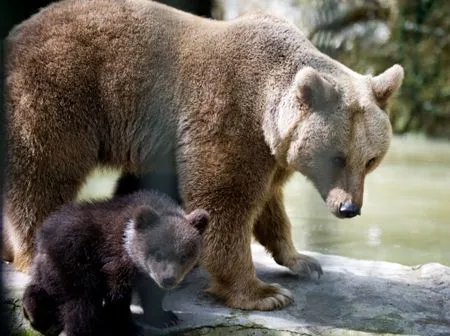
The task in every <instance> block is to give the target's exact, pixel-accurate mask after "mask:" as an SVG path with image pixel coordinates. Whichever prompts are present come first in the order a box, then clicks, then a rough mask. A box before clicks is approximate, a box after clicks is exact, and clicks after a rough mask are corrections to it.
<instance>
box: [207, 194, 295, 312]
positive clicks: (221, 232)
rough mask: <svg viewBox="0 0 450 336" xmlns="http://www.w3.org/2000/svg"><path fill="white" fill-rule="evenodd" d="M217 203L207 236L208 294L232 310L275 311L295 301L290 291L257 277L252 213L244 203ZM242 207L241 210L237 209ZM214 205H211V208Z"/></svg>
mask: <svg viewBox="0 0 450 336" xmlns="http://www.w3.org/2000/svg"><path fill="white" fill-rule="evenodd" d="M221 202H222V204H220V205H218V204H217V203H216V205H215V206H214V207H215V210H216V211H215V212H213V216H212V217H211V218H212V220H211V222H210V225H209V227H208V229H207V232H206V235H205V247H204V253H203V258H202V264H203V266H204V267H206V269H207V270H208V271H209V273H210V274H211V280H212V284H211V286H210V288H209V289H208V292H210V293H213V294H215V295H217V296H219V297H221V298H223V299H224V300H225V303H226V304H227V305H228V306H230V307H233V308H240V309H252V310H253V309H255V310H273V309H279V308H282V307H284V306H286V305H288V304H289V303H291V302H292V300H293V296H292V294H291V293H290V291H289V290H287V289H285V288H283V287H281V286H280V285H278V284H266V283H264V282H262V281H260V280H259V279H258V278H257V277H256V272H255V267H254V265H253V262H252V256H251V248H250V244H251V227H252V223H251V220H252V219H251V218H249V216H248V215H246V214H250V213H251V210H250V209H249V208H248V207H245V206H244V204H243V203H242V200H241V202H236V204H234V206H233V205H232V204H230V203H229V202H227V201H226V200H225V199H224V200H222V201H221ZM237 206H239V209H237ZM212 207H213V205H211V208H212Z"/></svg>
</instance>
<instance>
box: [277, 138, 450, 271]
mask: <svg viewBox="0 0 450 336" xmlns="http://www.w3.org/2000/svg"><path fill="white" fill-rule="evenodd" d="M285 204H286V208H287V212H288V215H289V217H290V219H291V222H292V226H293V235H294V240H295V243H296V246H297V248H298V249H300V250H311V251H316V252H321V253H328V254H338V255H343V256H349V257H354V258H359V259H372V260H385V261H392V262H398V263H402V264H405V265H416V264H421V263H426V262H440V263H442V264H445V265H449V266H450V143H448V142H435V141H430V140H424V139H421V138H417V137H407V138H398V137H397V138H395V139H394V140H393V143H392V146H391V148H390V150H389V152H388V155H387V157H386V158H385V160H384V162H383V163H382V164H381V165H380V166H379V167H378V168H377V169H376V170H375V171H374V172H373V173H371V174H369V175H368V176H367V178H366V186H365V196H364V206H363V209H362V216H360V217H357V218H353V219H337V218H335V217H334V216H333V215H331V214H330V213H329V212H328V210H327V209H326V208H325V205H324V202H323V201H322V199H321V198H320V197H319V195H318V193H317V192H316V191H315V189H314V188H313V187H312V185H311V184H310V183H309V182H307V181H306V179H305V178H304V177H302V176H301V175H300V174H296V175H294V177H293V178H292V180H291V181H290V182H289V183H288V185H287V186H286V189H285Z"/></svg>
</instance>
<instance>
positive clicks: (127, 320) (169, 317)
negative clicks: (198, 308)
mask: <svg viewBox="0 0 450 336" xmlns="http://www.w3.org/2000/svg"><path fill="white" fill-rule="evenodd" d="M208 221H209V215H208V213H207V212H206V211H204V210H201V209H196V210H194V211H192V212H191V213H189V214H186V213H185V212H184V211H183V210H182V209H181V208H180V207H179V206H178V205H177V204H175V202H174V201H173V200H171V199H170V198H169V197H167V196H165V195H162V194H159V193H156V192H155V191H138V192H135V193H133V194H130V195H125V196H120V197H116V198H113V199H111V200H106V201H95V202H83V203H79V204H76V203H69V204H66V205H64V206H62V207H61V208H60V209H59V210H57V211H56V212H54V213H53V214H51V215H50V216H49V217H48V218H47V219H46V220H45V222H44V223H43V225H42V227H41V228H40V229H39V231H38V232H37V235H36V243H37V249H36V254H35V257H34V259H33V263H32V268H31V281H30V284H29V285H28V286H27V288H26V290H25V293H24V296H23V312H24V316H25V317H26V318H27V319H28V320H29V321H30V323H31V325H32V326H33V328H34V329H36V330H38V331H39V332H41V333H42V334H44V335H58V334H59V333H61V332H62V331H64V332H65V333H66V335H67V336H74V335H103V334H104V335H133V334H136V333H138V331H139V328H138V327H137V325H136V324H135V323H134V321H133V319H132V314H131V311H130V303H131V296H132V288H133V287H134V286H138V285H136V283H137V282H140V283H141V284H142V279H144V283H147V284H148V283H153V284H156V285H154V286H153V287H154V288H152V286H148V287H147V288H146V290H147V291H154V290H155V288H156V287H160V288H161V289H171V288H174V287H175V286H177V285H178V284H179V283H180V282H181V281H182V280H183V278H184V277H185V275H186V274H187V273H188V272H189V271H190V270H191V269H192V268H193V267H194V266H195V265H196V264H197V262H198V261H199V258H200V255H201V249H202V234H203V232H204V230H205V228H206V226H207V224H208ZM147 280H149V281H147ZM141 287H142V286H141ZM141 289H142V288H141ZM161 289H159V288H158V290H159V291H161ZM151 294H152V293H149V295H151ZM155 297H156V301H158V302H157V303H156V304H153V302H152V307H151V310H152V311H151V312H148V311H146V310H147V307H144V314H146V315H151V316H153V317H154V318H155V325H157V322H159V323H160V324H162V325H169V324H174V323H176V322H177V318H176V315H175V314H173V313H172V312H170V311H164V310H163V309H162V305H161V301H162V298H161V295H160V293H156V294H155Z"/></svg>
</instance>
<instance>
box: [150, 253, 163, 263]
mask: <svg viewBox="0 0 450 336" xmlns="http://www.w3.org/2000/svg"><path fill="white" fill-rule="evenodd" d="M151 255H152V257H153V258H154V259H155V260H156V261H157V262H160V261H161V260H163V258H164V256H163V254H162V252H161V251H153V252H152V253H151Z"/></svg>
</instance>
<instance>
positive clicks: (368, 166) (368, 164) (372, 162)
mask: <svg viewBox="0 0 450 336" xmlns="http://www.w3.org/2000/svg"><path fill="white" fill-rule="evenodd" d="M375 161H376V158H371V159H370V160H369V161H367V164H366V168H367V169H369V168H370V167H372V166H373V164H374V163H375Z"/></svg>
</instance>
